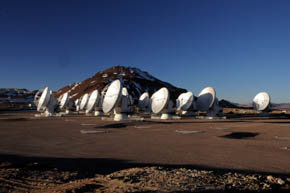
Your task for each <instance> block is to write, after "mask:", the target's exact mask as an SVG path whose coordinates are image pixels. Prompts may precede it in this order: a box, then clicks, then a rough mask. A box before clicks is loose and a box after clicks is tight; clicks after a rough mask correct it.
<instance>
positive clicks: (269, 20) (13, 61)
mask: <svg viewBox="0 0 290 193" xmlns="http://www.w3.org/2000/svg"><path fill="white" fill-rule="evenodd" d="M289 10H290V1H288V0H284V1H282V0H271V1H270V0H224V1H223V0H176V1H171V0H162V1H161V0H128V1H127V0H115V1H112V0H99V1H98V0H91V1H87V0H79V1H69V0H67V1H65V0H35V1H31V0H25V1H24V0H2V1H0V67H1V70H0V87H16V88H28V89H39V88H42V87H44V86H49V87H50V88H52V89H55V90H56V89H59V88H61V87H63V86H65V85H67V84H70V83H72V82H76V81H82V80H84V79H86V78H88V77H90V76H92V75H94V74H95V73H96V72H98V71H100V70H104V69H106V68H108V67H111V66H114V65H125V66H135V67H138V68H140V69H142V70H145V71H148V72H149V73H151V74H152V75H153V76H156V77H158V78H160V79H161V80H165V81H168V82H170V83H172V84H174V85H176V86H179V87H183V88H186V89H188V90H191V91H193V92H194V93H195V94H196V95H197V94H198V93H199V92H200V90H201V89H202V88H204V87H206V86H213V87H214V88H215V89H216V91H217V96H218V97H219V98H225V99H229V100H231V101H234V102H241V103H249V102H250V101H251V100H252V98H253V97H254V95H255V94H256V93H258V92H260V91H266V92H269V94H270V95H271V97H272V101H273V102H290V85H289V83H290V76H289V73H290V11H289Z"/></svg>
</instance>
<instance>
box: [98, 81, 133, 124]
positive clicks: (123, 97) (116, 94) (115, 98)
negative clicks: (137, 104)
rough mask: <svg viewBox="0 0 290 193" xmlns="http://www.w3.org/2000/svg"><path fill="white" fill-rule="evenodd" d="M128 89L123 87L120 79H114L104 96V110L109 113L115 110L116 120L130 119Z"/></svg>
mask: <svg viewBox="0 0 290 193" xmlns="http://www.w3.org/2000/svg"><path fill="white" fill-rule="evenodd" d="M128 103H129V100H128V91H127V89H123V88H122V83H121V81H120V80H115V81H113V82H112V83H111V84H110V85H109V87H108V90H107V92H106V94H105V96H104V100H103V105H102V106H103V111H104V113H109V112H112V111H113V110H114V120H115V121H121V120H127V119H128V115H127V112H128Z"/></svg>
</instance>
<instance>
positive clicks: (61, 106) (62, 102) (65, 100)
mask: <svg viewBox="0 0 290 193" xmlns="http://www.w3.org/2000/svg"><path fill="white" fill-rule="evenodd" d="M68 99H69V95H68V93H67V92H66V93H64V95H63V96H62V97H61V101H60V105H59V106H60V108H63V107H64V106H66V105H67V103H68Z"/></svg>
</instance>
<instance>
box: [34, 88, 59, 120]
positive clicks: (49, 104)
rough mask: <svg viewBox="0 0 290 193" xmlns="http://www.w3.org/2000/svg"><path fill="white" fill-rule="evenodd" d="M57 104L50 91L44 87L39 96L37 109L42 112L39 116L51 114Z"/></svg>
mask: <svg viewBox="0 0 290 193" xmlns="http://www.w3.org/2000/svg"><path fill="white" fill-rule="evenodd" d="M57 104H58V103H57V100H55V98H54V96H53V93H52V91H51V90H50V89H49V88H48V87H46V88H45V89H44V90H43V92H42V94H41V96H40V98H39V101H38V105H37V111H40V112H43V113H41V114H40V116H45V117H48V116H53V114H54V111H55V107H56V105H57ZM37 116H38V115H37Z"/></svg>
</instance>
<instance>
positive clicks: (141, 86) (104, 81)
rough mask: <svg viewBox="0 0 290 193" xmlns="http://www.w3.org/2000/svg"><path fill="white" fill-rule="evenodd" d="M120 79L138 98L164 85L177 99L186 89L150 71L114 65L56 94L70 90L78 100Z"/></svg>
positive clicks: (71, 94)
mask: <svg viewBox="0 0 290 193" xmlns="http://www.w3.org/2000/svg"><path fill="white" fill-rule="evenodd" d="M116 79H120V80H121V81H122V82H123V86H124V87H126V88H127V89H128V91H129V93H130V94H131V96H132V97H133V99H135V100H138V98H139V96H140V95H141V94H142V93H144V92H149V94H150V95H152V94H153V93H154V92H155V91H157V90H158V89H160V88H162V87H167V88H168V90H169V92H170V97H171V99H173V100H174V101H175V99H176V98H177V97H178V96H179V95H180V94H181V93H183V92H186V91H187V90H186V89H183V88H178V87H175V86H173V85H172V84H170V83H168V82H164V81H162V80H160V79H158V78H156V77H153V76H152V75H151V74H149V73H148V72H145V71H142V70H140V69H138V68H133V67H124V66H114V67H111V68H109V69H106V70H104V71H100V72H98V73H96V74H95V75H94V76H92V77H90V78H88V79H86V80H84V81H82V82H78V83H73V84H71V85H67V86H65V87H63V88H61V89H59V90H58V91H57V92H56V93H55V95H56V97H59V96H61V95H62V94H64V93H65V92H68V93H69V94H70V96H71V97H72V99H74V100H76V99H78V98H80V97H81V96H83V95H84V94H85V93H91V92H92V91H93V90H96V89H97V90H99V91H102V90H103V89H104V88H105V87H106V86H107V85H109V83H111V82H112V81H113V80H116Z"/></svg>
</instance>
